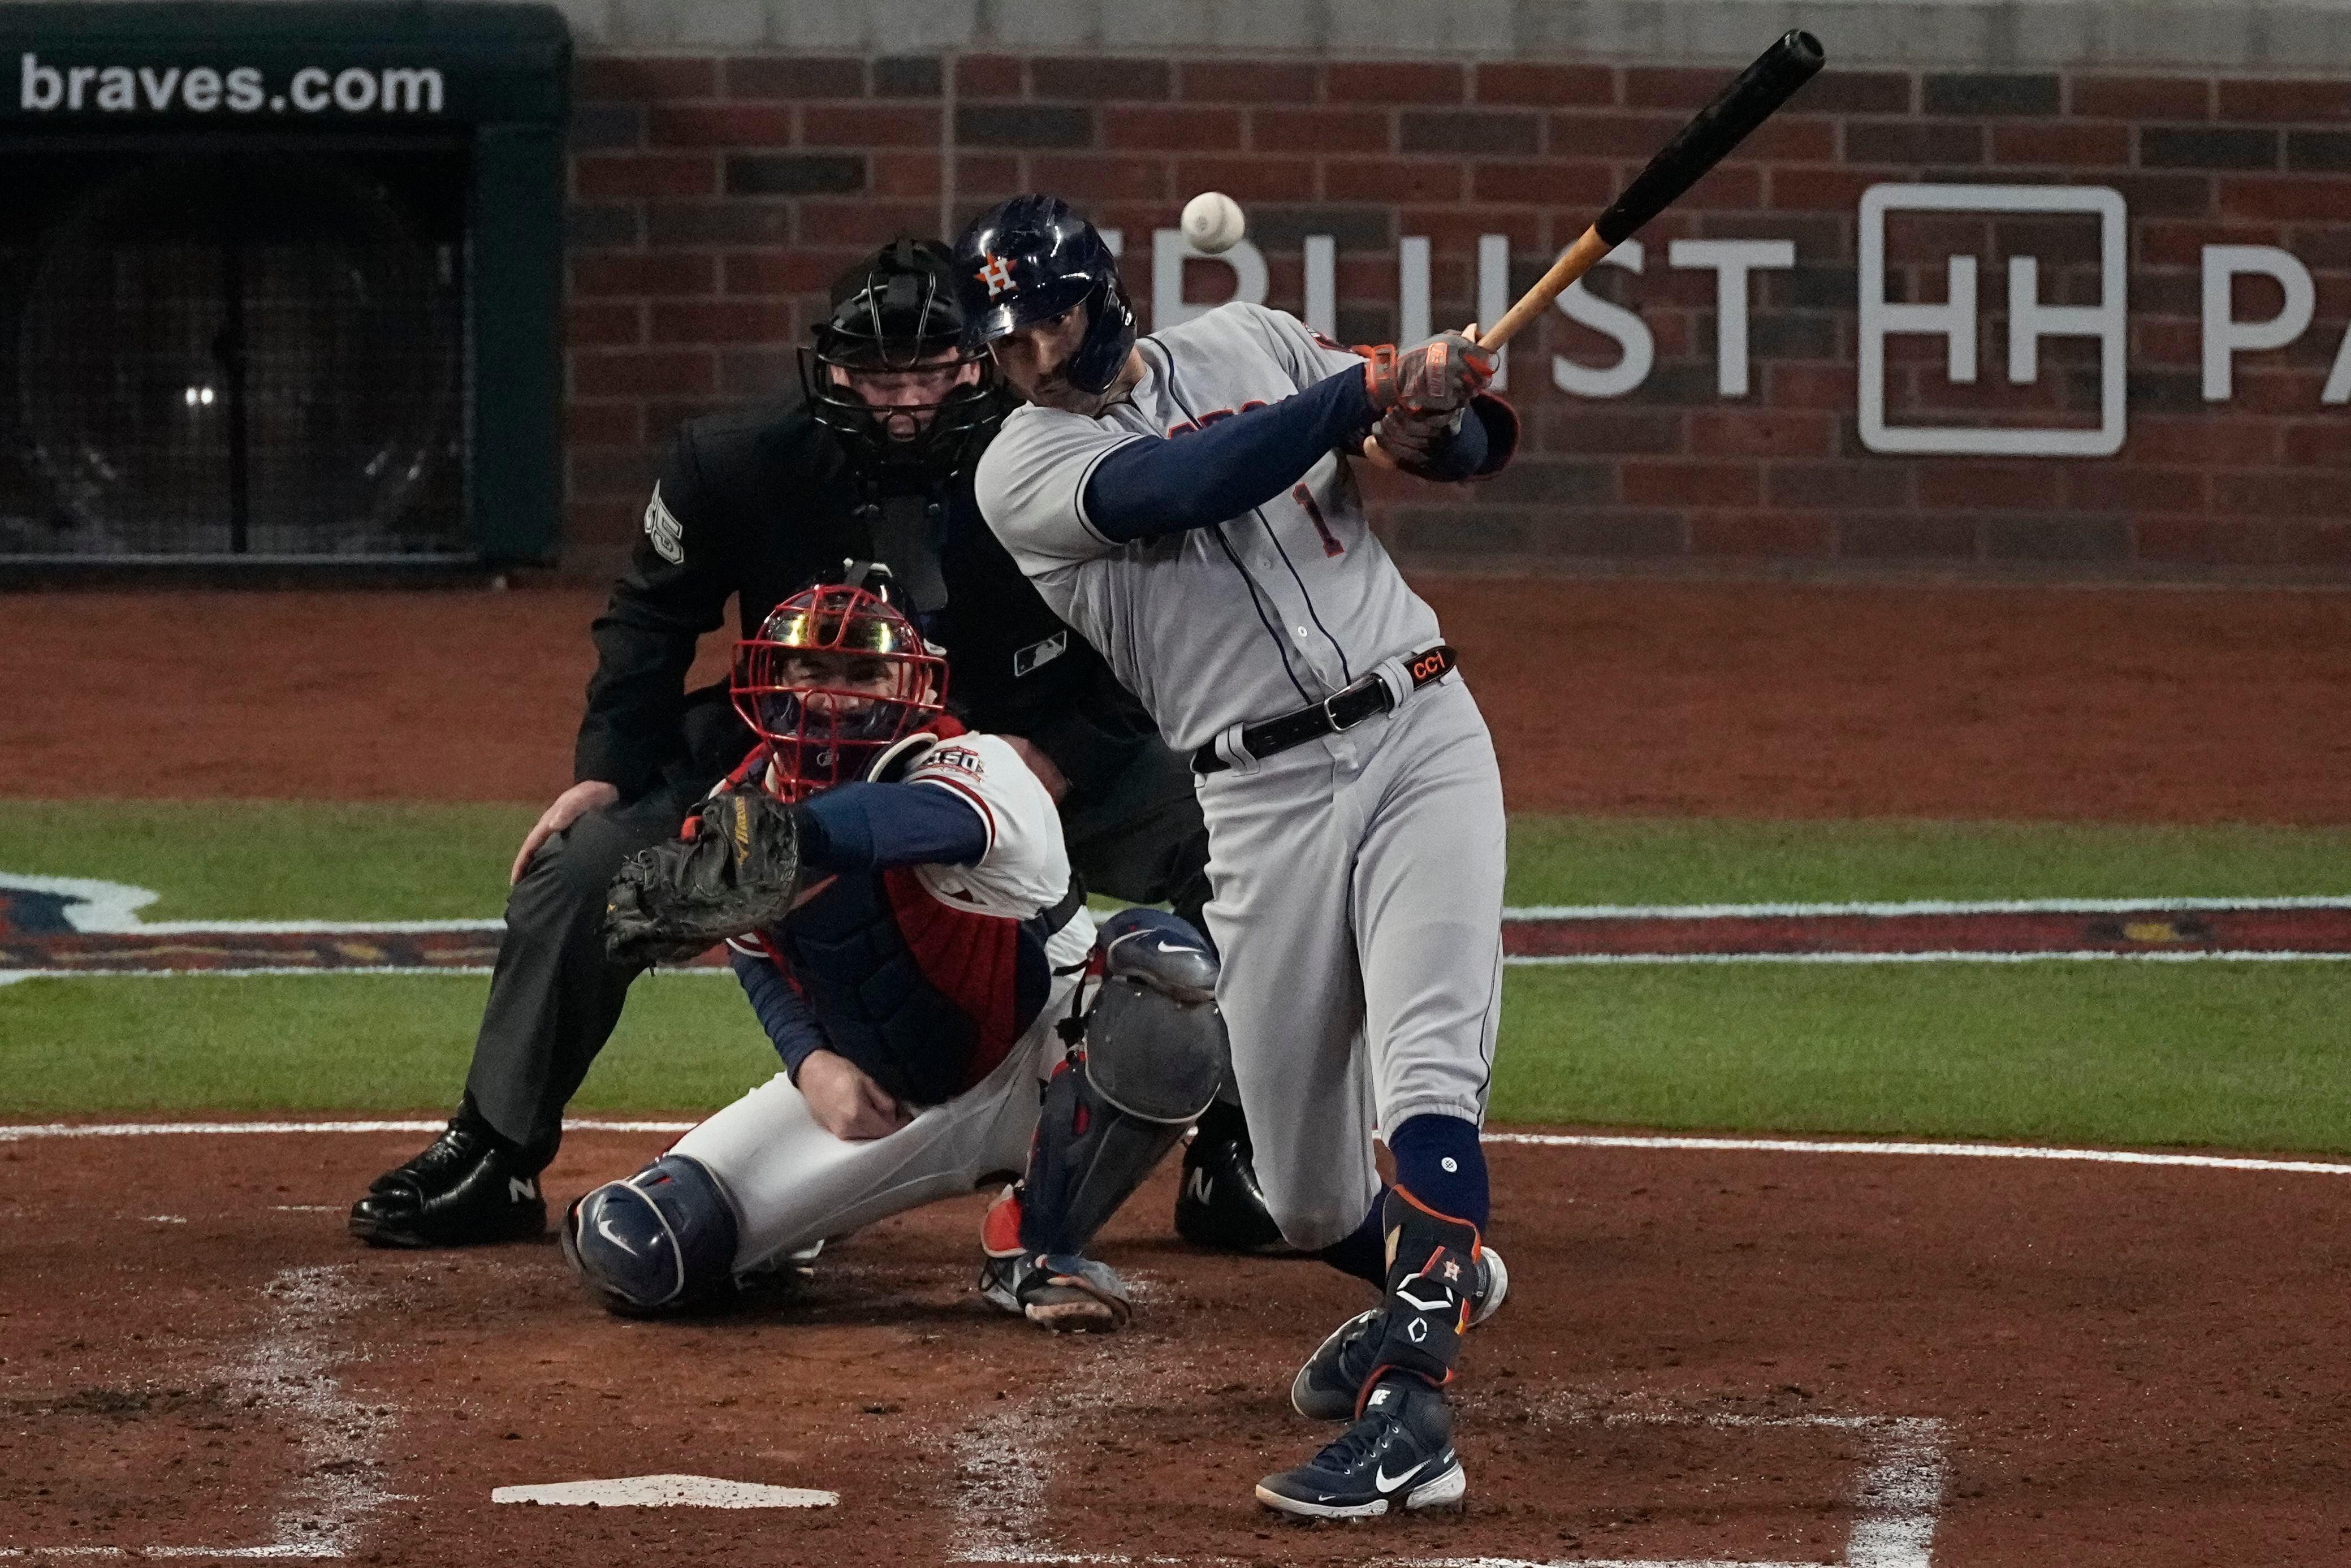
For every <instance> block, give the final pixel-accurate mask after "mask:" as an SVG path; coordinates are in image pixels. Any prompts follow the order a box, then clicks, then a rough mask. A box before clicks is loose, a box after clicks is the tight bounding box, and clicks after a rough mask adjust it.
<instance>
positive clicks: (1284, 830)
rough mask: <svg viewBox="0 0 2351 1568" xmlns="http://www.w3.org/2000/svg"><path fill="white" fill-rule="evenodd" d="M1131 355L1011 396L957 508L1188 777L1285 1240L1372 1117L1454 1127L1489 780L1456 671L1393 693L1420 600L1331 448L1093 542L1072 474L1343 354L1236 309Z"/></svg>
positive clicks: (1473, 970) (1316, 1226) (1493, 921)
mask: <svg viewBox="0 0 2351 1568" xmlns="http://www.w3.org/2000/svg"><path fill="white" fill-rule="evenodd" d="M1138 350H1139V351H1140V352H1141V354H1142V356H1143V361H1144V368H1145V373H1144V377H1143V380H1142V381H1141V382H1139V383H1138V384H1137V385H1136V386H1135V387H1134V392H1133V393H1132V395H1131V396H1129V397H1128V398H1126V399H1125V400H1123V401H1122V402H1118V403H1116V404H1114V405H1113V406H1112V407H1111V408H1110V409H1108V410H1106V411H1105V412H1104V413H1102V415H1100V416H1099V417H1097V418H1092V419H1089V418H1086V417H1083V416H1081V415H1079V414H1074V413H1065V412H1061V411H1058V410H1053V409H1046V408H1038V407H1028V408H1022V409H1019V410H1017V411H1015V412H1014V413H1012V414H1011V415H1010V416H1009V417H1008V419H1007V420H1006V421H1005V423H1004V429H1003V432H1002V433H1001V434H998V436H997V438H996V440H995V441H994V443H993V444H990V445H989V447H988V449H987V455H986V456H985V457H983V458H981V460H980V465H979V476H978V489H979V503H980V509H981V511H982V512H983V513H984V514H986V516H987V521H988V526H989V527H990V528H994V529H995V530H996V532H997V535H998V537H999V538H1002V539H1003V541H1004V543H1005V545H1006V547H1007V548H1008V549H1010V550H1011V552H1012V556H1013V559H1015V560H1017V561H1018V562H1019V564H1020V568H1021V570H1023V571H1025V572H1027V573H1028V574H1029V578H1030V579H1031V580H1034V581H1035V582H1036V584H1037V586H1038V588H1039V590H1040V591H1041V592H1042V593H1043V594H1044V597H1045V600H1046V601H1047V602H1048V603H1050V605H1051V606H1052V607H1053V609H1054V610H1055V611H1056V612H1059V613H1060V614H1061V618H1062V619H1063V620H1065V621H1067V622H1070V623H1071V625H1073V626H1075V627H1076V628H1077V629H1078V630H1079V632H1081V633H1082V634H1083V635H1084V636H1085V637H1086V638H1087V639H1088V640H1089V641H1091V642H1092V643H1093V644H1094V645H1095V646H1096V647H1097V648H1099V649H1101V650H1102V653H1103V654H1104V655H1105V656H1106V657H1107V658H1108V659H1109V660H1110V663H1111V665H1112V667H1113V669H1115V670H1116V671H1117V673H1118V675H1119V678H1120V679H1121V680H1123V681H1124V682H1125V683H1126V684H1127V685H1128V686H1129V688H1130V689H1132V690H1133V691H1134V694H1135V695H1137V696H1138V697H1140V698H1142V700H1143V703H1144V706H1145V707H1147V708H1148V709H1149V710H1150V711H1151V714H1152V716H1153V717H1154V718H1155V719H1156V720H1157V722H1158V725H1159V729H1160V733H1161V734H1162V735H1164V736H1165V737H1166V738H1167V741H1168V743H1169V744H1170V745H1172V746H1174V747H1176V749H1178V750H1179V751H1188V750H1192V749H1195V748H1196V747H1200V746H1202V745H1205V744H1207V743H1208V742H1210V741H1212V740H1222V741H1224V742H1225V743H1226V744H1225V745H1222V746H1220V747H1219V749H1220V751H1225V752H1227V753H1228V756H1227V759H1228V761H1231V762H1232V763H1233V764H1234V765H1233V766H1232V767H1230V768H1228V769H1226V770H1224V771H1220V772H1216V773H1211V774H1207V775H1206V776H1204V777H1202V778H1201V779H1199V780H1198V789H1199V792H1200V806H1201V811H1202V814H1203V815H1204V816H1205V817H1206V818H1207V823H1208V852H1209V858H1208V880H1209V883H1210V884H1211V885H1212V886H1213V887H1214V889H1215V896H1214V897H1213V898H1212V899H1211V900H1210V901H1209V903H1208V905H1207V912H1206V913H1207V921H1208V929H1209V934H1210V935H1211V936H1213V937H1214V938H1215V939H1216V942H1217V947H1218V950H1219V952H1220V954H1221V955H1222V959H1223V970H1222V973H1221V974H1220V975H1219V976H1218V977H1217V1004H1218V1006H1219V1007H1220V1008H1221V1009H1222V1010H1223V1012H1224V1015H1225V1019H1226V1023H1227V1025H1228V1028H1229V1029H1230V1030H1231V1035H1232V1052H1233V1074H1234V1079H1235V1082H1237V1083H1238V1087H1239V1090H1240V1096H1241V1103H1242V1107H1243V1109H1244V1110H1245V1111H1246V1113H1248V1117H1249V1130H1250V1134H1251V1136H1252V1138H1253V1140H1254V1143H1255V1145H1256V1165H1257V1175H1258V1178H1259V1182H1260V1183H1261V1184H1262V1185H1263V1186H1264V1189H1265V1197H1266V1203H1267V1207H1269V1208H1270V1209H1271V1210H1272V1212H1273V1216H1274V1218H1275V1219H1276V1220H1277V1221H1278V1222H1280V1226H1281V1228H1282V1233H1283V1234H1284V1235H1285V1236H1286V1237H1288V1238H1289V1239H1290V1241H1291V1243H1293V1244H1294V1245H1296V1246H1299V1247H1301V1248H1307V1249H1313V1248H1320V1247H1326V1246H1329V1245H1331V1244H1332V1243H1333V1242H1336V1241H1338V1240H1339V1239H1341V1238H1343V1237H1344V1236H1347V1235H1349V1234H1350V1233H1351V1232H1353V1231H1354V1230H1355V1229H1356V1228H1357V1227H1358V1226H1360V1225H1361V1224H1363V1223H1364V1217H1365V1213H1366V1211H1367V1209H1368V1207H1370V1205H1371V1204H1372V1203H1373V1201H1374V1198H1375V1197H1377V1195H1378V1193H1379V1190H1380V1187H1379V1177H1378V1175H1377V1173H1376V1172H1375V1171H1374V1168H1373V1164H1372V1149H1371V1139H1372V1131H1373V1128H1374V1126H1380V1127H1384V1128H1387V1129H1389V1130H1390V1131H1393V1130H1394V1129H1395V1128H1396V1127H1398V1126H1401V1125H1402V1124H1404V1123H1405V1122H1406V1121H1408V1120H1410V1119H1412V1118H1413V1117H1415V1116H1418V1115H1425V1114H1437V1115H1448V1116H1457V1117H1459V1118H1462V1119H1463V1120H1466V1121H1468V1122H1470V1123H1473V1124H1474V1123H1476V1122H1478V1121H1479V1119H1480V1118H1481V1117H1482V1116H1483V1115H1484V1113H1485V1106H1486V1092H1487V1088H1488V1082H1489V1072H1490V1068H1491V1064H1492V1059H1493V1049H1494V1040H1495V1030H1496V1023H1497V1019H1498V1018H1499V998H1500V986H1501V913H1502V912H1501V904H1502V865H1503V818H1502V791H1501V780H1500V777H1499V773H1498V772H1497V770H1496V768H1495V765H1494V752H1493V747H1492V744H1491V742H1490V741H1489V739H1488V737H1487V734H1486V726H1485V721H1484V719H1483V718H1482V717H1481V716H1479V712H1478V706H1477V704H1476V703H1475V702H1473V701H1471V700H1470V696H1469V693H1468V689H1467V688H1466V687H1465V686H1464V685H1462V682H1461V678H1460V676H1459V675H1458V674H1448V675H1447V676H1446V677H1445V678H1444V679H1443V680H1441V681H1439V682H1437V684H1435V685H1431V686H1429V687H1427V688H1426V689H1424V690H1422V691H1419V692H1414V691H1413V690H1412V687H1411V684H1410V681H1409V679H1408V677H1407V676H1406V675H1405V673H1404V660H1405V655H1407V654H1410V653H1415V652H1417V651H1418V650H1420V649H1422V648H1425V647H1426V646H1428V645H1429V644H1430V643H1434V642H1436V641H1437V617H1436V615H1435V614H1434V613H1433V612H1431V611H1430V610H1429V608H1428V606H1427V605H1426V604H1424V603H1422V602H1421V601H1420V599H1419V598H1418V597H1417V596H1416V595H1415V594H1414V593H1413V591H1411V590H1410V589H1409V588H1407V587H1406V586H1405V581H1404V579H1403V577H1402V575H1401V574H1399V573H1398V572H1397V570H1396V569H1395V563H1394V562H1393V561H1391V560H1390V559H1388V556H1387V552H1386V551H1385V550H1384V549H1381V547H1380V543H1379V541H1378V540H1377V539H1376V538H1374V537H1373V536H1372V532H1371V529H1370V528H1368V527H1367V526H1366V524H1365V522H1364V510H1363V506H1362V502H1361V498H1360V497H1359V496H1358V495H1357V492H1356V489H1355V486H1354V482H1353V478H1352V477H1351V476H1350V475H1349V473H1348V465H1347V460H1346V459H1345V458H1343V457H1342V456H1340V455H1338V454H1336V453H1324V454H1323V455H1321V456H1320V457H1318V458H1317V459H1316V460H1315V461H1314V463H1313V465H1311V467H1309V468H1308V469H1307V470H1306V471H1305V472H1304V473H1303V474H1301V475H1300V476H1298V479H1297V481H1296V483H1295V484H1293V485H1292V486H1290V488H1289V489H1288V490H1287V492H1286V493H1284V494H1283V495H1281V496H1278V497H1275V498H1274V499H1273V500H1271V501H1270V502H1268V503H1267V504H1265V505H1264V506H1262V507H1255V508H1253V509H1252V510H1251V511H1249V513H1247V514H1246V515H1244V516H1241V517H1233V518H1231V519H1228V521H1225V522H1223V523H1219V524H1217V525H1215V526H1213V527H1208V528H1192V529H1188V530H1185V531H1181V532H1172V533H1166V534H1162V535H1159V536H1158V537H1156V538H1146V539H1141V540H1137V541H1135V542H1134V543H1129V544H1121V543H1118V542H1116V541H1114V540H1113V539H1111V538H1108V537H1106V536H1105V535H1103V534H1102V532H1101V531H1100V530H1099V529H1097V528H1095V527H1094V526H1093V524H1092V522H1091V521H1090V520H1089V519H1088V518H1087V517H1086V515H1085V507H1084V503H1083V496H1084V493H1085V486H1086V482H1087V479H1088V478H1089V477H1090V476H1092V473H1093V470H1094V465H1096V464H1098V463H1100V462H1101V461H1102V458H1103V456H1104V455H1106V454H1108V453H1111V452H1113V451H1115V450H1117V449H1118V448H1119V447H1121V446H1123V445H1124V444H1127V443H1129V442H1132V441H1136V440H1140V439H1145V438H1151V437H1163V438H1172V439H1174V440H1175V442H1176V443H1177V446H1176V448H1175V450H1180V447H1181V441H1182V438H1183V435H1184V434H1185V433H1186V432H1187V431H1192V430H1196V429H1197V428H1199V427H1200V426H1201V425H1203V424H1206V423H1209V422H1211V421H1214V420H1216V419H1218V418H1223V417H1228V416H1231V415H1233V414H1235V413H1238V412H1240V411H1242V410H1245V409H1247V408H1249V407H1250V406H1252V405H1254V404H1258V403H1270V402H1277V401H1279V400H1280V399H1282V398H1285V397H1289V396H1290V395H1292V394H1294V393H1296V392H1301V391H1302V390H1304V389H1305V388H1307V387H1310V386H1311V385H1313V384H1314V383H1315V382H1320V381H1322V380H1323V379H1325V378H1327V377H1329V376H1330V375H1332V374H1333V373H1334V372H1336V371H1343V370H1349V369H1353V368H1355V367H1359V366H1360V365H1361V364H1362V361H1361V360H1359V359H1357V358H1356V357H1355V356H1354V355H1353V354H1351V353H1349V352H1348V351H1347V350H1344V349H1342V348H1339V347H1338V346H1337V345H1335V344H1332V343H1330V342H1327V341H1325V340H1321V339H1318V338H1317V337H1315V335H1314V334H1313V333H1312V332H1311V331H1309V330H1308V329H1306V327H1305V326H1304V325H1303V324H1302V323H1301V322H1299V321H1298V320H1296V319H1293V318H1291V317H1289V316H1285V315H1282V314H1280V312H1278V311H1273V310H1268V309H1265V308H1261V307H1259V306H1255V305H1243V304H1233V305H1227V306H1224V307H1222V308H1218V309H1216V310H1213V311H1210V312H1209V313H1207V315H1205V316H1201V317H1197V318H1196V319H1193V320H1190V321H1187V322H1185V323H1184V324H1183V325H1181V326H1178V327H1174V328H1171V329H1168V330H1167V331H1165V332H1163V333H1159V334H1156V335H1155V336H1153V337H1150V338H1145V339H1144V340H1142V342H1141V343H1140V344H1139V345H1138ZM1367 674H1377V675H1378V676H1379V677H1380V678H1381V679H1382V680H1383V681H1384V682H1385V683H1386V685H1387V686H1388V689H1389V691H1390V692H1391V694H1393V695H1395V697H1396V698H1397V706H1396V707H1395V711H1393V712H1391V713H1387V714H1384V715H1381V716H1377V717H1374V718H1372V719H1369V720H1366V721H1365V722H1364V723H1363V724H1361V725H1358V726H1356V727H1353V728H1351V729H1348V730H1344V731H1342V732H1340V733H1338V734H1334V735H1329V736H1325V737H1322V738H1321V739H1320V740H1316V741H1311V742H1309V743H1307V744H1305V745H1302V746H1298V747H1292V748H1290V749H1289V750H1287V751H1283V752H1280V753H1277V754H1275V755H1273V756H1271V757H1269V758H1262V759H1249V758H1234V757H1232V756H1230V755H1229V741H1230V738H1231V737H1230V735H1229V734H1228V732H1229V731H1232V730H1234V729H1237V728H1238V727H1239V726H1241V725H1243V724H1247V723H1254V722H1257V721H1259V720H1261V719H1268V718H1272V717H1275V716H1279V715H1281V714H1284V713H1288V712H1290V711H1291V710H1293V709H1296V708H1299V707H1301V706H1305V705H1306V704H1308V703H1311V702H1315V701H1319V700H1321V699H1322V698H1323V697H1326V696H1329V695H1332V693H1334V692H1336V691H1338V690H1339V689H1340V688H1341V687H1343V686H1345V685H1349V684H1350V683H1352V682H1353V681H1354V680H1356V679H1358V678H1360V677H1362V676H1364V675H1367Z"/></svg>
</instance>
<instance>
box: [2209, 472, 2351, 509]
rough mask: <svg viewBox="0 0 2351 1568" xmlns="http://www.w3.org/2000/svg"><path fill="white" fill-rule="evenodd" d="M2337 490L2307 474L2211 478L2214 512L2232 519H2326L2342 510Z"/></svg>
mask: <svg viewBox="0 0 2351 1568" xmlns="http://www.w3.org/2000/svg"><path fill="white" fill-rule="evenodd" d="M2342 505H2343V502H2342V498H2341V497H2340V496H2339V495H2337V494H2336V493H2335V486H2331V485H2326V484H2313V483H2312V482H2311V476H2309V475H2307V474H2291V473H2279V474H2229V473H2221V474H2215V475H2213V476H2212V509H2213V510H2214V511H2216V512H2219V513H2220V514H2221V515H2222V516H2223V517H2314V516H2315V517H2326V516H2332V515H2335V514H2337V513H2339V512H2340V511H2341V509H2342Z"/></svg>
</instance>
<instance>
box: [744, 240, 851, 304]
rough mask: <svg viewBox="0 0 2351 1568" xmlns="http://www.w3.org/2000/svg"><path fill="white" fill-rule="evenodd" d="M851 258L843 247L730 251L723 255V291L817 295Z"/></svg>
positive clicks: (848, 251)
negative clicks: (724, 258) (724, 282)
mask: <svg viewBox="0 0 2351 1568" xmlns="http://www.w3.org/2000/svg"><path fill="white" fill-rule="evenodd" d="M855 259H856V258H855V256H853V255H852V253H851V250H850V248H849V247H847V246H842V247H841V248H839V249H835V250H830V251H818V250H810V249H808V248H807V247H805V246H795V247H793V248H791V249H789V250H748V251H734V252H730V253H729V254H728V255H727V256H726V292H727V293H728V294H730V295H744V294H820V293H822V292H823V291H824V290H825V289H827V288H830V287H831V286H832V280H833V279H834V278H835V277H839V276H840V275H841V271H842V269H844V268H845V267H848V266H849V265H850V263H851V262H852V261H853V260H855Z"/></svg>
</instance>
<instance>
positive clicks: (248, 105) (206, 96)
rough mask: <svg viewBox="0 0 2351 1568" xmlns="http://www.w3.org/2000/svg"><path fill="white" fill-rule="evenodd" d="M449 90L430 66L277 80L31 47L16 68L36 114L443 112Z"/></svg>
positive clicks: (307, 73)
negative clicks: (75, 56) (66, 55)
mask: <svg viewBox="0 0 2351 1568" xmlns="http://www.w3.org/2000/svg"><path fill="white" fill-rule="evenodd" d="M442 94H443V86H442V80H441V73H440V72H439V71H438V70H436V69H434V68H432V67H430V66H423V67H414V66H383V67H376V68H369V67H364V66H350V67H346V68H343V69H340V70H329V69H328V68H326V67H324V66H304V67H303V68H300V69H299V70H297V71H294V72H292V73H291V74H290V75H288V76H287V78H285V79H284V80H282V81H277V82H272V81H271V80H270V79H269V78H268V76H267V74H266V72H264V71H262V70H261V69H260V68H258V67H255V66H231V67H228V68H225V69H221V68H214V67H212V66H52V65H44V64H42V63H41V61H40V59H39V57H37V56H36V55H35V54H34V53H33V52H32V51H31V50H30V49H27V50H26V51H25V53H24V56H23V57H22V58H21V59H20V60H19V61H18V64H17V73H16V108H17V109H18V110H20V111H23V112H27V113H37V114H46V113H51V112H63V113H73V112H77V111H78V112H84V113H87V112H89V111H91V110H96V111H98V112H99V113H107V114H172V113H193V114H214V113H226V114H284V113H287V112H288V111H291V112H293V113H296V114H438V113H440V112H441V104H442Z"/></svg>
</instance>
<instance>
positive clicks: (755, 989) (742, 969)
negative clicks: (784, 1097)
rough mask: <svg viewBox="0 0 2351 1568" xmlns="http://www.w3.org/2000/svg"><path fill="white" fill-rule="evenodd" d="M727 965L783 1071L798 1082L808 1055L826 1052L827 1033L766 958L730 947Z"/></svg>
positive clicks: (806, 1005)
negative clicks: (801, 1066) (733, 972)
mask: <svg viewBox="0 0 2351 1568" xmlns="http://www.w3.org/2000/svg"><path fill="white" fill-rule="evenodd" d="M726 961H727V962H728V963H730V964H732V965H734V966H735V977H736V978H737V979H738V980H740V981H742V982H743V994H744V995H745V996H747V997H748V998H750V1000H751V1010H752V1011H753V1012H755V1013H757V1014H758V1015H759V1027H760V1028H762V1029H764V1030H767V1031H768V1040H769V1042H770V1043H772V1044H773V1045H774V1046H775V1048H776V1054H777V1055H778V1056H780V1057H782V1058H783V1059H784V1071H786V1072H789V1073H790V1074H791V1076H792V1079H793V1081H794V1082H798V1081H799V1075H800V1063H801V1062H803V1061H807V1060H808V1059H809V1053H810V1051H821V1050H823V1049H825V1040H824V1030H821V1029H819V1028H818V1027H817V1021H816V1017H815V1015H814V1014H812V1013H810V1011H809V1007H808V1003H807V1002H806V1001H804V1000H802V999H801V997H800V994H799V991H798V990H796V989H795V988H793V986H792V983H791V982H790V981H789V980H787V979H786V978H784V977H783V974H782V972H781V971H779V970H778V968H777V967H776V966H775V964H774V963H773V962H772V961H771V960H770V959H769V958H768V956H766V955H765V954H759V953H746V952H744V951H743V950H742V949H741V948H739V947H734V946H730V947H728V948H727V949H726Z"/></svg>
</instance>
